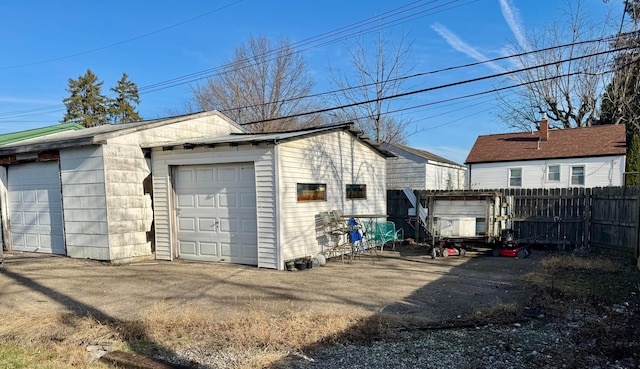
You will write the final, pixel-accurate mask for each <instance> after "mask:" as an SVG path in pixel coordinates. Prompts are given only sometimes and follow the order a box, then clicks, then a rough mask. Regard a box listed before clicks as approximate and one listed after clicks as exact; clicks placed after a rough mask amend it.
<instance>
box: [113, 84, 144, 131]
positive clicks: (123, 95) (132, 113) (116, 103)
mask: <svg viewBox="0 0 640 369" xmlns="http://www.w3.org/2000/svg"><path fill="white" fill-rule="evenodd" d="M127 78H128V76H127V74H126V73H122V78H120V80H119V81H118V84H117V85H116V86H115V87H112V88H111V91H113V92H115V93H116V97H115V98H114V99H113V100H111V102H110V104H109V118H110V120H111V122H113V123H128V122H136V121H139V120H142V118H141V117H140V115H139V114H138V112H137V111H136V108H135V107H134V106H133V104H136V105H138V104H140V97H139V96H138V85H136V84H135V83H133V82H131V81H129V80H127Z"/></svg>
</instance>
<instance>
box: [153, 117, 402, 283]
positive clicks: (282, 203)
mask: <svg viewBox="0 0 640 369" xmlns="http://www.w3.org/2000/svg"><path fill="white" fill-rule="evenodd" d="M147 147H148V148H150V149H151V160H152V167H153V173H152V175H153V194H154V214H155V235H156V244H155V245H156V258H158V259H163V260H173V259H175V258H180V259H188V260H199V261H219V262H228V263H240V264H248V265H256V266H258V267H261V268H273V269H280V270H282V269H284V268H285V262H286V261H288V260H292V259H296V258H304V257H313V256H315V255H316V254H318V253H319V252H321V251H323V250H324V249H325V248H327V247H330V246H331V245H332V243H333V240H332V239H330V238H329V237H328V236H327V234H325V233H324V232H323V231H322V229H320V228H319V226H318V224H317V223H316V219H317V215H318V213H320V212H322V211H329V210H333V209H338V210H341V211H342V212H343V213H344V214H382V215H383V216H384V214H386V212H387V202H386V189H387V188H386V182H385V171H386V159H387V158H388V157H392V156H393V154H392V153H390V152H388V151H387V150H384V149H382V148H381V147H379V146H377V145H374V144H373V143H371V142H370V141H369V140H366V139H363V138H361V137H359V132H358V131H355V130H353V129H352V128H351V126H350V125H344V124H343V125H336V126H325V127H320V128H314V129H305V130H298V131H291V132H283V133H265V134H230V135H227V136H220V137H210V138H205V139H199V140H182V141H181V140H175V142H172V143H162V144H152V145H147Z"/></svg>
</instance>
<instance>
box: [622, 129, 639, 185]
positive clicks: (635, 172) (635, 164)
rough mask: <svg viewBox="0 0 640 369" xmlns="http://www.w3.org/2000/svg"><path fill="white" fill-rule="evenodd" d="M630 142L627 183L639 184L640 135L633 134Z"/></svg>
mask: <svg viewBox="0 0 640 369" xmlns="http://www.w3.org/2000/svg"><path fill="white" fill-rule="evenodd" d="M628 142H630V143H629V146H628V148H627V166H626V170H625V171H626V172H627V175H626V178H625V184H626V185H627V186H637V185H639V184H640V136H638V135H637V134H633V135H631V140H628Z"/></svg>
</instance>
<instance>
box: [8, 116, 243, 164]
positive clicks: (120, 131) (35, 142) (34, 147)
mask: <svg viewBox="0 0 640 369" xmlns="http://www.w3.org/2000/svg"><path fill="white" fill-rule="evenodd" d="M211 115H219V116H220V117H223V118H224V119H225V120H227V121H228V122H229V123H231V124H233V125H235V126H237V127H238V128H239V129H241V130H243V131H246V129H245V128H243V127H241V126H240V125H238V124H237V123H235V122H233V121H231V120H230V119H229V118H227V117H226V116H224V115H223V114H222V113H220V112H218V111H217V110H212V111H207V112H200V113H194V114H185V115H180V116H175V117H168V118H161V119H153V120H145V121H140V122H132V123H119V124H105V125H102V126H96V127H90V128H85V129H82V130H78V131H63V132H59V133H56V134H50V135H47V136H39V137H34V138H31V139H27V140H23V141H19V142H13V143H7V144H4V145H0V155H11V154H18V153H24V152H32V151H42V150H53V149H61V148H66V147H74V146H84V145H97V144H103V143H105V142H106V140H108V139H110V138H113V137H118V136H122V135H126V134H129V133H134V132H139V131H144V130H147V129H151V128H156V127H162V126H165V125H168V124H172V123H178V122H183V121H186V120H190V119H197V118H201V117H208V116H211Z"/></svg>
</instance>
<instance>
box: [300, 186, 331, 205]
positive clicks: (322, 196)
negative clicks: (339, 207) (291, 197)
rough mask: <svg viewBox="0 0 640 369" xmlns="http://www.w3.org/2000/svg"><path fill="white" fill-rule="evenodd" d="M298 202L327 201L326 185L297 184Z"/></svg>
mask: <svg viewBox="0 0 640 369" xmlns="http://www.w3.org/2000/svg"><path fill="white" fill-rule="evenodd" d="M297 193H298V201H327V185H326V184H324V183H298V185H297Z"/></svg>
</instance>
